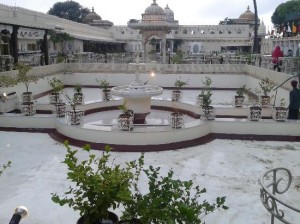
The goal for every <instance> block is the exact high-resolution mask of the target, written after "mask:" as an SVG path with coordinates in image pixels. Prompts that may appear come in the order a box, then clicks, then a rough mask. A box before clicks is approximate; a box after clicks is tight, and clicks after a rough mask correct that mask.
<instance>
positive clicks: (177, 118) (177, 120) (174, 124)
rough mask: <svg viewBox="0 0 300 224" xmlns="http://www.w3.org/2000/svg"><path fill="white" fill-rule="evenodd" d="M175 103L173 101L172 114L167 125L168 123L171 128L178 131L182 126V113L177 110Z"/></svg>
mask: <svg viewBox="0 0 300 224" xmlns="http://www.w3.org/2000/svg"><path fill="white" fill-rule="evenodd" d="M176 102H177V101H173V110H174V112H172V113H171V115H170V118H169V123H170V126H171V128H174V129H179V128H182V127H183V126H184V117H183V113H181V112H179V111H178V110H177V107H176V105H175V103H176Z"/></svg>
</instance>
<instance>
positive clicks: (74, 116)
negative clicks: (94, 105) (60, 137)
mask: <svg viewBox="0 0 300 224" xmlns="http://www.w3.org/2000/svg"><path fill="white" fill-rule="evenodd" d="M64 96H65V98H66V100H67V102H68V104H69V105H70V107H71V108H70V109H69V110H67V112H66V115H67V116H66V123H67V124H70V125H80V124H81V123H82V119H83V116H84V111H83V110H81V109H77V104H76V102H75V100H74V96H73V98H72V97H70V96H69V95H68V93H66V92H65V93H64Z"/></svg>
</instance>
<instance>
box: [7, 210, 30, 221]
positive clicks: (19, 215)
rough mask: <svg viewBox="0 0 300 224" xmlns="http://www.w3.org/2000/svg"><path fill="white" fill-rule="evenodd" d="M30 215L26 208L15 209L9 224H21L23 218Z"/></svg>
mask: <svg viewBox="0 0 300 224" xmlns="http://www.w3.org/2000/svg"><path fill="white" fill-rule="evenodd" d="M27 215H28V210H27V208H26V207H24V206H19V207H17V208H16V209H15V213H14V214H13V216H12V218H11V220H10V221H9V224H19V223H20V221H21V219H22V218H25V217H26V216H27Z"/></svg>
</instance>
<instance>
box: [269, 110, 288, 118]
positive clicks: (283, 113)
mask: <svg viewBox="0 0 300 224" xmlns="http://www.w3.org/2000/svg"><path fill="white" fill-rule="evenodd" d="M287 116H288V110H287V108H285V107H275V108H274V109H273V111H272V118H273V119H274V120H275V121H286V119H287Z"/></svg>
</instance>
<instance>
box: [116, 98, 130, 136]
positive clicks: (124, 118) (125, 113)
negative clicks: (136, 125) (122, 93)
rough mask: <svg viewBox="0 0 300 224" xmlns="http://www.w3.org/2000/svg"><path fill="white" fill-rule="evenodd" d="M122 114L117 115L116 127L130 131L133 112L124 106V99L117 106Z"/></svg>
mask: <svg viewBox="0 0 300 224" xmlns="http://www.w3.org/2000/svg"><path fill="white" fill-rule="evenodd" d="M118 108H119V109H120V110H121V111H122V114H120V115H119V116H118V128H119V129H121V130H124V131H131V130H132V129H133V120H134V113H133V111H132V110H128V108H127V107H126V101H124V103H123V104H122V105H120V106H119V107H118Z"/></svg>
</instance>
